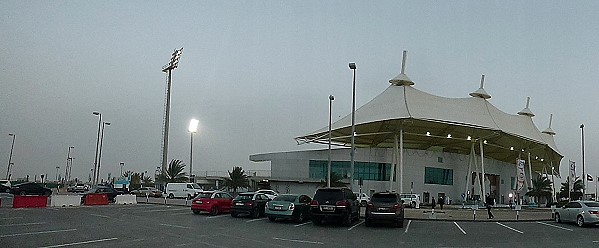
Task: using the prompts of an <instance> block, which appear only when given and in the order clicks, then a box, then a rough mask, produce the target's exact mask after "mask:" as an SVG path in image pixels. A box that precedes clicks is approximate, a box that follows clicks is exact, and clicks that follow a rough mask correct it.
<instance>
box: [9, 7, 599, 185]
mask: <svg viewBox="0 0 599 248" xmlns="http://www.w3.org/2000/svg"><path fill="white" fill-rule="evenodd" d="M598 11H599V2H597V1H585V2H575V1H569V2H568V4H562V3H560V2H558V1H554V3H549V2H548V1H524V2H523V1H484V3H481V2H480V1H461V2H460V1H451V2H444V1H430V2H425V1H409V2H404V1H376V2H375V3H374V4H373V3H364V2H363V1H188V2H187V1H170V2H167V1H6V0H5V1H2V2H1V3H0V31H1V32H0V34H1V35H0V44H1V45H0V85H1V91H0V177H1V178H4V176H5V174H6V166H7V164H8V157H9V151H10V145H11V140H12V139H11V137H10V136H8V133H15V134H16V143H15V148H14V155H13V162H14V163H15V166H14V169H13V178H20V177H25V175H27V174H29V175H31V177H33V174H43V173H47V174H48V177H49V178H50V179H54V178H55V177H56V166H60V171H61V174H64V172H63V170H64V166H65V161H66V156H67V149H68V147H69V146H75V149H74V150H73V151H72V156H73V157H75V163H74V167H73V176H75V177H79V178H85V179H87V177H88V174H89V172H90V169H91V168H92V166H93V161H94V153H95V152H94V151H95V150H94V149H95V145H96V131H97V125H98V118H97V117H96V116H94V115H92V112H93V111H99V112H101V113H102V115H103V118H104V120H105V121H108V122H111V123H112V125H111V126H109V127H107V128H106V131H105V138H104V149H103V155H102V168H101V175H102V177H103V178H105V177H106V174H107V173H108V172H112V174H113V175H115V174H116V173H118V172H119V170H120V166H119V162H121V161H124V162H125V163H126V165H125V170H134V171H148V172H149V173H151V174H153V172H154V170H155V169H156V167H157V166H159V165H160V163H161V153H160V152H161V140H162V133H161V129H162V120H163V111H164V98H165V95H164V93H165V81H166V80H165V74H164V73H163V72H162V71H161V68H162V66H163V65H165V64H166V63H167V62H168V61H169V59H170V55H171V53H172V51H173V49H174V48H179V47H184V51H183V55H182V57H181V60H180V65H179V68H178V69H176V70H175V71H174V72H173V86H172V105H171V122H170V124H171V129H170V150H169V160H170V159H174V158H176V159H181V160H183V161H184V162H185V163H188V161H189V133H188V132H187V126H188V123H189V120H190V119H191V118H197V119H199V120H200V131H199V133H198V134H196V136H195V139H194V171H198V172H199V171H205V170H219V171H225V170H230V169H231V168H232V167H233V166H242V167H244V169H246V170H247V169H269V165H268V163H253V162H250V161H249V159H248V157H249V155H251V154H256V153H266V152H276V151H288V150H302V149H313V148H325V146H318V145H302V146H298V145H297V144H296V143H295V141H294V140H293V138H294V137H296V136H299V135H303V134H306V133H308V132H311V131H314V130H317V129H320V128H321V127H324V126H326V125H327V124H328V95H329V94H333V95H335V98H336V99H335V102H334V106H333V116H334V118H333V119H334V120H338V119H339V118H341V117H343V116H345V115H347V114H349V113H350V111H351V80H352V74H351V71H350V70H349V68H348V66H347V64H348V62H356V64H357V67H358V70H357V87H356V92H357V93H356V95H357V106H358V107H359V106H361V105H363V104H365V103H366V102H368V101H369V100H371V99H372V98H374V97H375V96H376V95H378V94H379V93H381V92H382V91H383V90H384V89H385V88H386V87H388V85H389V83H388V80H389V79H390V78H393V77H395V76H396V75H397V74H398V73H399V69H400V65H401V53H402V50H408V64H407V67H406V72H407V74H408V76H409V77H410V78H411V79H412V80H413V81H414V82H415V85H414V87H416V88H418V89H420V90H423V91H426V92H429V93H431V94H435V95H440V96H445V97H467V96H468V93H470V92H473V91H475V90H476V89H478V86H479V80H480V75H481V74H485V75H486V83H485V89H486V91H487V92H488V93H489V94H490V95H491V96H492V98H491V99H490V101H491V102H492V103H493V104H494V105H495V106H497V107H498V108H499V109H501V110H503V111H505V112H507V113H512V114H515V113H517V112H518V111H520V110H522V109H523V108H524V107H525V104H526V97H527V96H530V97H531V105H530V109H531V110H532V111H533V113H535V114H536V117H534V121H535V123H536V125H537V127H538V128H539V129H540V130H544V129H545V128H547V127H548V125H549V115H550V114H551V113H552V114H554V119H553V124H552V128H553V130H555V131H556V132H557V136H556V137H555V139H556V142H557V146H558V147H559V149H560V151H561V152H562V153H563V154H564V155H565V157H564V159H563V160H562V165H561V171H562V175H564V176H565V175H566V173H567V172H566V168H567V161H568V160H575V161H577V163H578V164H579V165H580V164H581V163H580V161H581V139H580V138H581V135H580V134H581V130H580V128H579V125H580V124H581V123H584V124H585V141H586V144H585V147H586V167H587V171H588V172H591V173H593V174H595V175H597V174H599V166H598V165H597V162H596V161H597V160H598V159H599V153H597V152H596V151H597V147H598V145H599V142H598V140H597V137H598V135H599V116H598V115H597V113H598V111H597V107H598V106H599V100H598V98H597V96H598V95H599V87H598V86H597V80H598V79H599V70H598V69H597V68H598V65H599V28H597V27H599V18H598V17H597V12H598ZM579 174H580V172H579Z"/></svg>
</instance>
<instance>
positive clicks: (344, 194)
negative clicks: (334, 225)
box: [310, 188, 360, 226]
mask: <svg viewBox="0 0 599 248" xmlns="http://www.w3.org/2000/svg"><path fill="white" fill-rule="evenodd" d="M310 216H311V218H312V222H313V223H314V224H315V225H321V224H322V222H323V221H327V222H329V221H341V223H342V224H343V225H344V226H351V223H352V221H353V220H358V219H359V218H360V203H359V202H358V199H357V198H356V195H354V193H353V192H352V191H351V190H350V189H348V188H321V189H318V190H316V194H315V195H314V199H313V200H312V202H310Z"/></svg>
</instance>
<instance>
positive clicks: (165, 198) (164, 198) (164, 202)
mask: <svg viewBox="0 0 599 248" xmlns="http://www.w3.org/2000/svg"><path fill="white" fill-rule="evenodd" d="M164 205H166V196H164Z"/></svg>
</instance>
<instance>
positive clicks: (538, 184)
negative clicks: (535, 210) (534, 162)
mask: <svg viewBox="0 0 599 248" xmlns="http://www.w3.org/2000/svg"><path fill="white" fill-rule="evenodd" d="M526 195H527V196H532V197H534V198H535V201H536V202H537V207H539V202H540V201H541V197H545V199H547V198H548V197H551V181H549V179H548V178H547V177H544V176H539V177H537V178H535V179H532V187H531V188H530V190H529V191H528V192H526Z"/></svg>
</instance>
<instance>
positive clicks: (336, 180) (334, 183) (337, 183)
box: [320, 172, 346, 187]
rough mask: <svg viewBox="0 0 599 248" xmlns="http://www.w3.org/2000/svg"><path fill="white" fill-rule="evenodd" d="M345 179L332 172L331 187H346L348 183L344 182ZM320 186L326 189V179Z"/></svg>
mask: <svg viewBox="0 0 599 248" xmlns="http://www.w3.org/2000/svg"><path fill="white" fill-rule="evenodd" d="M342 179H343V178H342V177H341V176H340V175H338V174H337V173H335V172H331V187H343V186H345V185H346V183H344V182H342V181H341V180H342ZM320 186H321V187H326V186H327V181H326V179H325V180H323V181H320Z"/></svg>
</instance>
